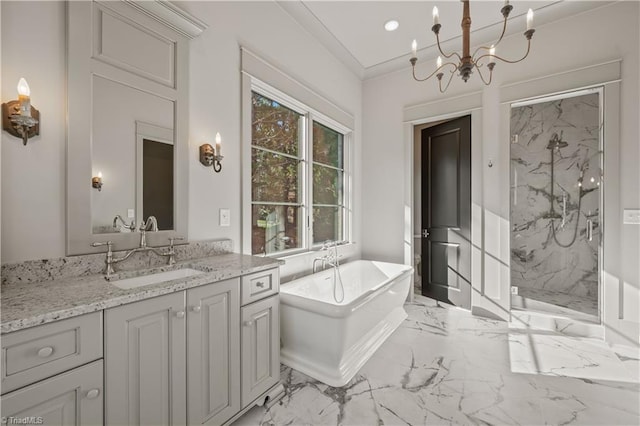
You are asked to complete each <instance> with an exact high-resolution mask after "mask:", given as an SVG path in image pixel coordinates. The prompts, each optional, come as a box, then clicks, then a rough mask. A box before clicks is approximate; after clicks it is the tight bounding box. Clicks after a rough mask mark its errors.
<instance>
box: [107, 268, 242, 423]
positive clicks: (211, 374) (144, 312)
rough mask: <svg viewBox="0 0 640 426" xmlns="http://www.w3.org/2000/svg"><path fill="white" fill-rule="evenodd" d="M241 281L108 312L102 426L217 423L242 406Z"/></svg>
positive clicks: (203, 288) (225, 419) (144, 301)
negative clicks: (107, 425)
mask: <svg viewBox="0 0 640 426" xmlns="http://www.w3.org/2000/svg"><path fill="white" fill-rule="evenodd" d="M239 318H240V283H239V279H238V278H235V279H232V280H227V281H222V282H219V283H213V284H208V285H203V286H201V287H195V288H192V289H189V290H186V291H179V292H176V293H172V294H168V295H165V296H159V297H154V298H151V299H147V300H143V301H140V302H135V303H130V304H127V305H123V306H119V307H117V308H112V309H108V310H106V311H105V348H106V349H105V377H106V398H105V407H106V408H105V411H106V417H105V421H106V424H109V425H110V424H130V425H133V424H147V425H168V424H185V423H186V424H190V425H197V424H222V423H224V422H225V421H227V420H228V419H230V418H231V417H233V416H234V415H235V414H236V413H238V412H239V411H240V410H241V408H242V407H241V406H240V324H239Z"/></svg>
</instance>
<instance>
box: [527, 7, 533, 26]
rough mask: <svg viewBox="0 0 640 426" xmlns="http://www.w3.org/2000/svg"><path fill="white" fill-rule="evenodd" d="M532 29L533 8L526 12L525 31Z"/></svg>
mask: <svg viewBox="0 0 640 426" xmlns="http://www.w3.org/2000/svg"><path fill="white" fill-rule="evenodd" d="M531 29H533V10H531V9H529V11H528V12H527V31H529V30H531Z"/></svg>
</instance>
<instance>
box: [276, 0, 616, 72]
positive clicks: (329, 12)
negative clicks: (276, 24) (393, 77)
mask: <svg viewBox="0 0 640 426" xmlns="http://www.w3.org/2000/svg"><path fill="white" fill-rule="evenodd" d="M604 3H609V2H598V1H558V0H555V1H544V0H534V1H527V0H512V1H511V2H510V4H511V5H513V10H512V12H511V15H510V17H509V24H508V25H507V34H515V33H520V34H521V33H523V32H524V30H525V26H526V24H525V16H526V13H527V10H528V9H529V8H531V9H533V10H534V12H535V13H536V16H535V21H534V26H535V27H539V26H540V25H543V24H544V23H547V22H551V21H553V20H557V19H561V18H564V17H567V16H571V15H573V14H575V13H579V12H581V11H585V10H588V9H591V8H593V7H598V6H601V5H603V4H604ZM279 4H280V6H281V7H282V8H283V9H284V10H285V11H286V12H288V13H289V14H290V15H291V16H292V17H293V18H294V19H296V20H297V21H298V22H299V23H300V24H301V25H302V26H303V27H304V28H305V29H306V30H307V31H309V32H310V33H311V34H312V35H314V36H315V37H316V38H317V39H319V40H320V41H321V42H322V43H323V44H324V45H325V46H326V47H327V48H328V49H329V50H330V51H331V52H332V53H333V54H334V55H335V56H337V57H338V58H339V59H340V60H342V62H344V63H345V64H346V65H347V66H349V67H350V68H351V69H352V70H353V71H354V72H355V73H356V74H358V75H359V76H360V77H362V78H369V77H374V76H376V75H381V74H384V73H387V72H391V71H394V70H397V69H401V68H404V67H406V66H408V65H407V64H408V62H409V61H408V59H409V56H410V53H411V41H412V40H413V39H416V40H417V42H418V58H419V59H423V58H424V59H433V58H435V57H436V56H437V49H436V45H435V36H434V34H433V32H432V31H431V25H432V9H433V7H434V6H437V7H438V10H439V12H440V23H441V24H442V28H441V30H440V37H441V42H445V43H446V42H448V43H446V44H445V46H447V47H450V50H453V49H455V50H459V49H460V43H461V42H460V34H461V29H460V22H461V19H462V4H461V2H460V1H459V0H439V1H362V0H360V1H345V0H343V1H329V0H298V1H280V2H279ZM503 5H504V1H471V2H470V10H471V19H472V26H471V30H472V39H471V44H472V48H473V46H475V45H479V44H484V43H490V42H491V41H492V40H495V39H497V37H498V36H499V33H500V31H501V29H502V26H501V25H502V14H501V12H500V9H501V8H502V6H503ZM390 19H395V20H397V21H399V23H400V27H399V28H398V29H397V30H396V31H393V32H388V31H386V30H385V29H384V23H385V22H386V21H388V20H390Z"/></svg>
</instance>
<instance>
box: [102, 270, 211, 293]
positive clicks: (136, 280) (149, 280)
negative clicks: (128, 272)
mask: <svg viewBox="0 0 640 426" xmlns="http://www.w3.org/2000/svg"><path fill="white" fill-rule="evenodd" d="M203 273H204V272H202V271H198V270H196V269H191V268H182V269H176V270H173V271H167V272H158V273H156V274H150V275H142V276H139V277H133V278H125V279H123V280H117V281H111V284H113V285H115V286H116V287H118V288H121V289H123V290H129V289H132V288H137V287H144V286H146V285H151V284H159V283H163V282H166V281H173V280H177V279H180V278H189V277H193V276H195V275H200V274H203Z"/></svg>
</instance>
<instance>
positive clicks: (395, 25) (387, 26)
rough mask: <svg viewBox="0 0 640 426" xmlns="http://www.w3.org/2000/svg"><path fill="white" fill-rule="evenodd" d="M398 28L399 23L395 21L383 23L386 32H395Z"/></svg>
mask: <svg viewBox="0 0 640 426" xmlns="http://www.w3.org/2000/svg"><path fill="white" fill-rule="evenodd" d="M399 26H400V23H399V22H398V21H396V20H395V19H392V20H390V21H387V22H385V23H384V29H385V30H387V31H395V30H397V29H398V27H399Z"/></svg>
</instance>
